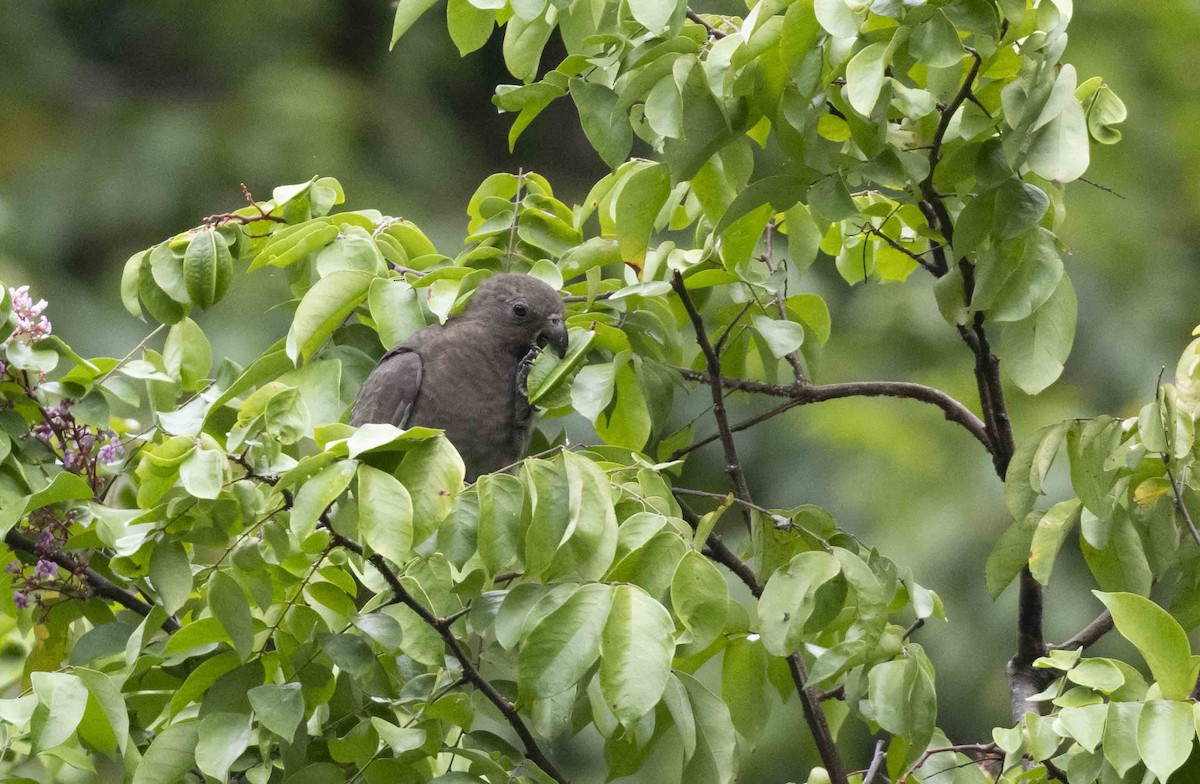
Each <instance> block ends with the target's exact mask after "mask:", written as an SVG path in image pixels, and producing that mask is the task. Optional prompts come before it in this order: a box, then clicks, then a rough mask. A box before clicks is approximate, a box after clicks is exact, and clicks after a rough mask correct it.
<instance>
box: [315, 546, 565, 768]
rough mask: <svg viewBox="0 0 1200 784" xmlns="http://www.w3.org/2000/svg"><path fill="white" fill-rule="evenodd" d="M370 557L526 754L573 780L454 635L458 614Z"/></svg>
mask: <svg viewBox="0 0 1200 784" xmlns="http://www.w3.org/2000/svg"><path fill="white" fill-rule="evenodd" d="M329 532H330V533H331V534H332V535H333V543H334V544H336V545H338V546H339V547H344V548H345V549H347V550H350V551H351V552H353V553H356V554H358V555H362V554H363V548H362V545H360V544H359V543H358V542H356V541H354V540H353V539H349V538H347V537H345V536H342V535H341V534H339V533H337V532H336V531H334V530H332V528H330V531H329ZM367 561H368V562H369V563H370V564H371V565H372V566H374V567H375V569H376V571H378V572H379V574H380V575H382V576H383V579H384V580H386V581H387V584H388V586H389V587H390V588H391V589H392V597H393V598H394V599H395V600H396V601H398V602H400V603H401V604H403V605H404V606H405V607H407V608H409V609H410V610H412V611H413V612H414V613H416V614H417V617H419V618H420V619H421V620H422V621H424V622H425V624H426V625H427V626H429V627H430V628H432V629H433V630H434V631H436V632H437V633H438V636H439V637H441V638H442V642H444V643H445V644H446V647H447V648H448V649H449V650H450V653H451V655H452V656H454V658H455V659H457V660H458V663H459V666H461V667H462V671H463V674H462V677H463V678H465V679H466V680H467V681H469V682H470V683H471V685H472V686H474V687H475V688H476V689H478V690H479V691H480V693H481V694H483V696H484V697H486V698H487V699H488V701H489V702H491V703H492V704H493V705H495V706H496V709H497V710H499V711H500V713H501V715H503V716H504V720H505V721H507V722H508V725H509V726H510V727H512V730H513V732H515V733H516V734H517V737H519V738H520V739H521V743H522V744H523V745H524V747H525V756H526V757H528V758H529V759H530V760H531V761H532V762H533V763H534V764H536V765H537V766H538V767H539V768H541V769H542V770H543V771H545V772H546V774H547V775H549V776H550V778H552V779H554V780H555V781H557V782H559V784H569V779H567V777H566V776H564V775H563V774H562V773H561V772H560V771H559V770H558V768H557V767H555V765H554V763H553V762H551V761H550V758H549V757H547V756H546V753H545V752H544V751H542V747H541V746H539V745H538V742H537V739H536V738H534V737H533V733H532V732H530V731H529V727H527V726H526V725H525V721H524V720H523V719H522V718H521V715H520V714H519V713H518V712H517V708H516V706H515V705H513V704H512V703H511V702H509V700H508V698H507V697H505V696H504V695H503V694H501V693H500V692H499V691H497V689H496V687H495V686H493V685H492V683H491V681H489V680H488V679H487V678H485V677H483V675H482V674H481V673H480V672H479V670H478V668H476V667H475V663H474V661H473V660H472V659H471V657H470V655H469V654H468V653H467V652H466V650H465V649H464V648H463V646H462V643H460V642H459V641H458V638H457V637H455V636H454V632H452V631H450V627H451V625H452V624H453V623H454V621H455V620H456V617H449V618H439V617H438V616H437V615H435V614H434V613H433V611H431V610H430V609H429V608H428V607H426V606H425V605H423V604H421V603H420V602H419V601H417V599H416V598H415V597H414V596H413V595H412V594H411V593H409V592H408V590H407V589H405V587H404V585H403V583H401V582H400V578H399V577H397V576H396V572H395V571H393V570H392V568H391V567H390V566H388V563H387V561H385V560H384V558H383V556H382V555H380V554H379V553H374V554H372V555H369V556H367Z"/></svg>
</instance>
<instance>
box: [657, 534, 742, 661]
mask: <svg viewBox="0 0 1200 784" xmlns="http://www.w3.org/2000/svg"><path fill="white" fill-rule="evenodd" d="M671 607H672V608H674V610H675V615H676V616H678V618H679V620H680V622H682V623H683V625H684V626H685V627H686V628H687V629H689V630H691V632H692V645H693V647H695V648H706V647H708V645H709V644H710V643H712V642H713V641H714V640H716V639H717V637H719V636H720V635H721V632H722V630H723V629H724V628H725V618H726V616H727V615H728V613H729V586H728V585H727V584H726V583H725V578H724V577H722V576H721V572H720V571H718V570H717V567H716V566H714V565H713V563H712V561H710V560H709V559H707V558H705V557H704V556H703V555H701V554H700V553H699V552H698V551H696V550H689V551H688V552H687V554H686V555H685V556H683V559H682V560H681V561H680V562H679V565H678V566H677V567H675V575H674V576H673V577H672V578H671Z"/></svg>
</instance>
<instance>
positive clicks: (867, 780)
mask: <svg viewBox="0 0 1200 784" xmlns="http://www.w3.org/2000/svg"><path fill="white" fill-rule="evenodd" d="M886 751H887V741H886V740H884V739H883V738H880V739H879V740H877V741H875V753H874V754H873V755H872V756H871V766H870V767H868V768H867V772H866V774H865V775H864V776H863V780H862V784H871V782H873V781H875V776H877V775H878V774H879V770H880V768H882V767H883V760H884V758H885V757H886V756H887V755H886V754H885V752H886Z"/></svg>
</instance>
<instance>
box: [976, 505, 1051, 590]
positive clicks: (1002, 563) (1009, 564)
mask: <svg viewBox="0 0 1200 784" xmlns="http://www.w3.org/2000/svg"><path fill="white" fill-rule="evenodd" d="M1040 519H1041V515H1039V514H1037V513H1033V514H1027V515H1026V516H1025V517H1023V518H1022V519H1021V520H1020V521H1018V522H1016V523H1013V524H1012V525H1011V526H1009V527H1008V529H1007V530H1006V531H1005V532H1004V533H1003V534H1002V535H1001V536H1000V540H999V541H998V542H996V546H995V548H994V549H993V550H992V552H991V554H990V555H989V556H988V560H987V567H986V569H985V571H984V576H985V578H986V580H987V589H988V593H990V594H991V595H992V598H993V599H995V598H996V597H998V596H999V595H1000V594H1001V593H1003V592H1004V589H1005V588H1007V587H1008V585H1009V583H1011V582H1012V581H1013V580H1014V579H1016V577H1017V575H1018V574H1020V573H1021V570H1022V569H1024V568H1025V564H1027V563H1028V562H1029V548H1030V545H1032V544H1033V533H1034V531H1035V530H1037V524H1038V520H1040Z"/></svg>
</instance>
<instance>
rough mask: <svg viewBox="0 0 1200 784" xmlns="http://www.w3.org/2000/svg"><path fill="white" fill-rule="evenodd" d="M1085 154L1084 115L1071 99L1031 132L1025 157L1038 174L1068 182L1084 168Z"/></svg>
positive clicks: (1086, 131) (1086, 158)
mask: <svg viewBox="0 0 1200 784" xmlns="http://www.w3.org/2000/svg"><path fill="white" fill-rule="evenodd" d="M1070 67H1071V66H1069V65H1068V66H1063V68H1064V69H1066V68H1070ZM1089 155H1090V153H1089V152H1088V129H1087V118H1086V117H1085V116H1084V114H1083V107H1081V106H1080V105H1079V103H1078V101H1075V100H1074V99H1072V100H1070V101H1069V102H1068V103H1067V105H1066V108H1065V109H1063V112H1062V114H1060V115H1059V116H1058V117H1056V118H1054V119H1053V120H1051V121H1050V123H1049V124H1047V125H1046V126H1045V127H1043V128H1042V129H1041V130H1039V131H1037V133H1036V134H1034V137H1033V142H1032V143H1031V144H1030V146H1029V153H1028V157H1027V159H1026V160H1027V162H1028V164H1029V168H1030V169H1032V170H1033V172H1034V173H1035V174H1037V175H1038V176H1040V177H1044V178H1046V179H1047V180H1055V181H1057V182H1071V181H1072V180H1077V179H1079V178H1080V177H1082V176H1083V173H1084V172H1085V171H1087V167H1088V162H1089Z"/></svg>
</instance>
